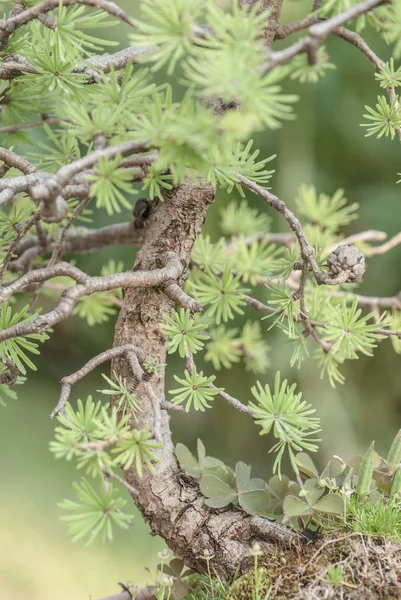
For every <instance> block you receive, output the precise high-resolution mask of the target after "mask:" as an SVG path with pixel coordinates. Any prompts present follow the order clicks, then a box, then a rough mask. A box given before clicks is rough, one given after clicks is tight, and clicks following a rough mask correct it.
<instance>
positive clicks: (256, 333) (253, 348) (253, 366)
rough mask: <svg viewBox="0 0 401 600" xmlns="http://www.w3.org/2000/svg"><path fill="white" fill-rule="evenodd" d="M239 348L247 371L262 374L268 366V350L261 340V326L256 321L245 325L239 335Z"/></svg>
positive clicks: (265, 343)
mask: <svg viewBox="0 0 401 600" xmlns="http://www.w3.org/2000/svg"><path fill="white" fill-rule="evenodd" d="M241 348H242V351H243V353H244V361H245V369H246V370H247V371H252V372H253V373H263V372H264V371H265V370H266V368H267V367H269V366H270V360H269V351H270V348H269V345H268V344H267V342H266V341H265V340H264V339H263V335H262V330H261V325H260V323H259V322H258V321H247V322H246V323H245V325H244V327H243V329H242V335H241Z"/></svg>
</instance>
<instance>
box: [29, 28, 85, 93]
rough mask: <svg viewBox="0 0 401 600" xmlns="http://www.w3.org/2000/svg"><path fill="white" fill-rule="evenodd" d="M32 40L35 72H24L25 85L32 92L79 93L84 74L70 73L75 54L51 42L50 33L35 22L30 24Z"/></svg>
mask: <svg viewBox="0 0 401 600" xmlns="http://www.w3.org/2000/svg"><path fill="white" fill-rule="evenodd" d="M31 33H32V38H33V39H32V42H33V44H34V45H35V47H36V52H35V56H34V57H33V58H32V65H33V66H34V68H35V69H36V71H37V73H35V74H34V73H26V74H24V75H23V77H24V79H27V80H28V81H27V85H28V86H29V87H31V89H32V91H33V92H38V93H40V94H44V93H46V92H54V91H56V90H57V91H58V90H60V91H62V92H64V93H66V94H72V93H73V92H74V93H75V94H77V95H79V93H80V89H81V86H82V84H83V82H84V76H83V75H81V74H79V73H72V71H73V69H74V66H75V62H76V60H77V55H76V54H73V55H71V54H69V55H67V54H66V52H65V51H64V49H62V48H60V45H59V44H57V43H55V44H53V43H52V39H53V38H52V33H51V32H50V31H49V30H48V29H45V28H41V27H40V26H39V25H38V24H37V23H36V22H33V23H32V24H31Z"/></svg>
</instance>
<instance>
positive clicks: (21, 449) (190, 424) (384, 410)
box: [0, 0, 401, 600]
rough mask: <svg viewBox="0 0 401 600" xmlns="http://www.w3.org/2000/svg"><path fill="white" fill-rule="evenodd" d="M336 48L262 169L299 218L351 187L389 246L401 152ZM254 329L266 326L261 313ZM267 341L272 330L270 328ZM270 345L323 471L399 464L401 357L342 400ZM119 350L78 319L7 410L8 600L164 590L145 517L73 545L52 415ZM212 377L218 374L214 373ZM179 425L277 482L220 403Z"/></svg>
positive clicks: (101, 330) (1, 517) (391, 280)
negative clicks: (95, 364) (311, 196)
mask: <svg viewBox="0 0 401 600" xmlns="http://www.w3.org/2000/svg"><path fill="white" fill-rule="evenodd" d="M119 4H120V5H121V6H122V7H123V8H124V9H126V10H127V11H129V12H130V13H131V14H133V13H136V12H137V9H138V6H137V5H138V2H133V1H132V0H125V1H124V0H120V2H119ZM225 4H227V2H226V3H225ZM308 9H309V4H307V3H305V2H298V1H291V0H284V9H283V14H282V17H281V23H283V24H284V23H286V22H289V21H292V20H295V19H297V18H300V17H302V16H304V15H305V14H306V13H307V11H308ZM126 34H127V28H126V27H125V26H121V27H117V28H114V29H110V31H107V35H109V36H110V37H114V38H115V39H118V40H119V41H120V43H121V47H123V46H124V45H125V44H126ZM368 41H369V42H370V43H371V45H372V47H373V48H374V49H375V50H376V51H377V52H378V54H379V55H380V56H381V57H382V58H383V59H387V58H388V57H389V55H390V53H389V49H388V48H387V47H386V46H385V45H384V44H383V42H381V41H380V40H378V38H377V37H376V35H375V34H369V35H368ZM281 45H283V44H281ZM327 48H328V50H329V53H330V55H331V60H332V62H334V63H335V64H336V67H337V68H336V70H333V71H329V72H328V74H327V76H326V77H324V78H323V79H322V80H321V81H320V82H319V83H318V84H317V85H300V84H298V83H294V82H290V83H288V84H286V88H287V89H288V90H291V92H295V93H298V94H299V96H300V100H299V102H298V104H297V105H296V113H297V115H298V117H297V120H295V121H290V122H288V123H285V124H284V126H283V127H282V128H281V129H280V130H279V131H277V132H273V133H272V132H270V131H267V132H265V133H263V134H260V135H258V136H257V137H256V139H255V142H256V144H257V145H258V146H259V147H260V148H261V154H262V155H263V156H269V155H271V154H273V153H277V155H278V158H277V159H276V160H275V168H276V174H275V176H274V179H273V181H272V186H273V191H274V192H275V193H276V194H277V195H279V196H280V197H282V198H283V199H285V200H286V201H288V203H289V204H290V205H291V202H292V199H293V198H294V196H295V192H296V189H297V187H298V186H299V184H300V183H302V182H308V183H314V184H315V185H316V186H317V188H318V189H319V190H320V191H324V192H326V193H329V194H331V193H333V192H334V191H335V190H336V189H337V188H339V187H341V188H344V189H345V192H346V196H347V197H348V199H349V201H351V202H358V203H359V204H360V218H359V220H358V221H357V222H356V223H354V224H353V227H352V232H355V231H363V230H365V229H372V228H373V229H379V230H383V231H386V232H387V233H388V236H389V237H390V236H392V235H393V234H395V233H397V232H398V231H399V230H400V225H401V201H400V200H401V199H400V195H401V186H397V185H396V181H397V179H399V177H397V172H399V171H401V153H400V145H399V143H397V141H393V142H391V141H389V140H386V139H383V140H375V139H374V138H365V137H364V129H363V128H361V127H360V125H359V124H360V123H361V122H362V121H363V118H362V115H363V113H364V112H365V111H364V105H365V104H369V105H371V106H373V105H374V104H375V101H376V95H377V93H378V87H377V85H376V83H375V80H374V74H373V70H372V66H371V64H370V63H369V62H368V61H367V59H366V58H365V57H364V56H362V54H360V53H359V52H358V50H357V49H356V48H354V47H352V46H350V45H348V44H347V43H346V42H344V41H342V40H339V39H330V40H329V41H328V44H327ZM33 135H37V134H36V133H33ZM249 200H250V202H251V203H252V205H253V206H256V207H258V208H259V209H260V210H261V211H263V210H266V207H265V205H264V203H263V202H262V201H261V200H258V199H257V198H255V197H251V196H250V197H249ZM226 202H227V196H226V195H225V194H224V193H220V194H218V197H217V201H216V203H215V204H214V206H212V208H211V210H210V213H209V216H208V219H207V222H206V224H205V232H207V233H210V235H211V236H212V238H213V239H217V238H218V236H219V235H220V230H219V211H220V209H221V207H222V206H224V204H225V203H226ZM127 215H128V213H127ZM125 216H126V215H124V214H123V215H120V216H119V218H118V219H114V220H115V221H117V220H122V219H124V217H125ZM272 216H273V218H274V230H276V231H286V226H285V223H283V222H282V221H280V219H278V218H277V217H276V215H272ZM127 218H128V217H127ZM110 222H111V219H109V218H107V216H106V215H99V216H98V217H97V218H96V226H101V225H104V224H106V223H110ZM350 232H351V231H345V233H350ZM134 257H135V250H134V249H132V248H112V249H108V250H106V251H101V252H99V253H97V254H95V255H88V256H83V257H78V260H77V264H78V266H79V267H80V268H82V269H84V270H86V271H88V272H89V273H91V274H96V273H98V272H99V270H100V267H101V265H102V264H103V263H104V262H105V261H106V260H107V259H109V258H114V259H116V260H124V263H125V267H126V268H129V267H130V266H131V265H132V263H133V261H134ZM400 265H401V247H398V248H395V249H393V250H392V251H391V252H390V253H388V254H386V255H384V256H382V257H380V256H378V257H374V258H371V259H370V260H369V265H368V271H367V274H366V276H365V278H364V282H363V284H362V286H361V288H360V292H361V293H364V294H372V295H382V296H385V295H393V294H394V293H396V292H397V291H399V290H400V289H401V268H400ZM263 294H264V292H263V291H262V292H261V298H262V299H263ZM247 316H248V317H254V318H257V315H255V314H251V313H248V314H247ZM240 323H241V320H238V324H240ZM263 329H264V330H266V329H267V327H265V325H263ZM266 336H268V339H269V343H270V345H271V348H272V351H271V366H270V367H269V368H268V369H267V370H266V373H265V374H264V375H263V376H261V377H259V379H260V381H261V382H262V383H271V382H272V381H273V378H274V373H275V372H276V370H278V369H279V370H281V372H282V373H283V374H284V375H285V376H286V377H288V378H289V379H290V381H295V382H297V383H298V386H299V389H300V390H302V392H303V394H304V398H305V399H306V400H308V401H309V402H311V403H312V404H313V405H314V406H315V407H316V408H317V409H318V413H319V415H320V416H321V419H322V426H323V437H324V444H323V445H322V448H321V453H320V455H319V461H320V464H321V465H322V464H323V463H324V462H325V461H327V460H328V459H329V458H330V456H331V455H332V454H333V453H335V454H340V455H342V456H344V457H347V456H349V455H350V454H351V453H352V454H354V453H358V452H360V451H363V450H364V449H365V448H366V447H367V445H368V443H369V442H370V441H371V440H372V439H375V440H376V448H377V450H378V451H379V452H382V453H385V452H386V451H387V449H388V447H389V444H390V442H391V440H392V438H393V436H394V435H395V434H396V432H397V431H398V429H399V428H400V426H401V375H400V369H401V357H400V356H397V355H396V354H395V353H394V352H393V349H392V347H391V344H390V342H388V341H385V342H383V343H381V344H380V346H379V347H378V349H377V351H376V352H375V356H374V358H361V359H360V360H358V361H352V362H350V363H349V364H348V365H345V368H344V369H343V372H344V374H345V375H346V383H345V385H344V386H339V387H337V389H335V390H333V389H332V388H331V387H330V385H329V383H328V381H327V380H326V379H324V380H321V379H320V377H319V374H318V371H317V369H316V365H315V363H314V362H312V361H310V362H307V363H306V364H305V366H304V367H303V368H302V370H300V371H298V370H296V369H291V368H290V366H289V357H290V353H291V349H290V348H289V347H288V346H286V345H285V343H284V342H285V338H284V337H283V335H282V334H281V333H280V332H275V331H274V330H273V331H271V332H267V331H266ZM112 339H113V320H112V321H111V322H110V323H109V324H107V325H105V326H98V327H93V328H90V327H88V326H86V325H85V324H84V323H83V321H81V320H78V319H70V320H69V321H68V322H66V323H63V324H61V325H59V326H58V327H57V328H56V330H55V333H54V334H53V335H52V337H51V338H50V340H49V341H48V342H47V343H46V344H45V345H44V346H43V350H42V354H41V357H40V360H39V361H38V371H37V372H36V373H30V374H29V379H28V382H27V384H26V385H25V386H24V387H23V388H22V389H20V390H19V399H18V401H15V402H9V403H8V407H7V408H5V409H4V408H0V410H1V412H0V448H1V451H0V456H1V461H0V488H1V492H0V498H1V500H0V503H1V504H0V506H1V509H0V598H1V600H3V599H4V600H22V599H26V598H29V600H54V598H57V600H67V599H68V600H72V599H73V600H78V599H85V600H87V599H88V598H92V599H93V600H95V599H96V598H99V597H101V596H104V595H107V594H111V593H113V592H115V591H116V590H117V582H118V581H125V582H127V581H134V582H136V583H138V584H143V583H145V582H148V581H151V580H152V576H153V573H154V569H155V566H156V564H157V560H158V559H157V552H158V551H159V550H160V549H161V548H162V547H163V542H162V541H161V540H159V539H157V538H152V537H151V536H150V535H149V530H148V528H147V526H146V525H145V524H144V523H143V522H142V520H141V518H140V516H139V515H136V519H135V523H134V526H133V528H132V529H130V530H129V531H126V532H123V533H119V532H117V534H116V538H115V541H114V542H113V543H112V544H108V545H101V544H98V543H96V542H95V543H93V544H92V545H91V546H89V547H86V548H85V547H84V546H83V545H82V544H80V543H78V544H75V545H73V544H71V543H70V540H69V537H68V534H67V530H66V527H65V525H64V524H63V523H62V522H60V521H59V516H60V511H59V509H58V508H57V505H56V504H57V502H58V501H60V500H62V499H64V498H65V497H73V491H72V489H71V482H72V481H74V480H76V479H77V473H76V471H75V469H74V468H73V466H72V465H69V464H66V463H65V462H61V461H56V460H55V459H54V458H53V456H52V455H50V453H49V452H48V445H49V441H50V440H51V439H52V435H53V429H54V423H52V422H49V420H48V418H47V416H48V414H49V412H50V410H51V409H52V408H53V406H54V404H55V402H56V401H57V398H58V393H59V385H58V381H59V380H60V379H61V377H63V376H64V375H66V374H69V373H71V372H73V371H75V370H76V369H78V368H79V367H80V366H82V365H83V364H84V363H85V362H86V361H87V360H88V359H89V358H91V357H92V356H94V355H96V354H98V353H99V352H102V351H103V350H105V349H106V348H108V347H110V345H111V344H112ZM175 368H176V369H178V370H179V371H180V372H181V371H182V369H183V365H182V364H181V363H179V361H178V360H177V361H174V360H170V361H169V373H170V378H171V377H172V376H171V373H172V372H174V369H175ZM206 369H207V371H208V372H211V366H210V365H208V366H207V367H206ZM101 381H102V380H101V377H100V373H98V372H97V373H95V374H93V376H91V377H89V378H87V379H86V380H85V381H84V382H82V384H81V385H79V386H77V387H76V388H75V389H74V392H73V396H72V400H73V401H74V400H76V398H78V397H81V398H85V397H86V395H87V394H88V393H91V392H92V393H93V392H95V390H96V389H98V388H99V387H101V385H100V384H101ZM218 382H219V385H220V384H221V385H223V386H225V387H226V389H227V390H228V391H232V392H233V393H234V394H235V395H236V396H238V397H239V398H241V399H242V400H243V401H248V400H249V397H250V392H249V389H250V387H251V385H252V384H253V383H254V377H253V376H252V375H250V374H249V373H246V372H245V371H244V370H243V369H242V367H241V366H240V365H239V366H235V367H234V368H233V369H232V370H231V371H226V372H224V371H223V372H221V373H220V375H219V379H218ZM95 393H96V392H95ZM172 425H173V430H174V438H175V441H176V442H177V441H181V442H183V443H185V444H187V445H188V446H190V447H192V448H194V446H195V442H196V439H197V437H201V438H202V439H203V441H204V443H205V444H206V448H207V450H208V453H210V454H212V455H214V456H219V457H220V458H221V459H222V460H224V461H226V462H227V463H228V464H235V462H236V461H237V460H244V461H246V462H249V463H250V464H252V466H253V473H254V474H255V475H258V476H261V477H264V478H268V477H269V474H270V470H271V457H270V456H269V455H268V454H267V450H268V448H269V443H270V440H268V439H266V438H265V437H260V436H259V435H258V433H259V431H258V429H257V428H255V426H254V425H253V423H252V422H251V420H250V419H247V417H246V416H244V415H240V414H236V413H235V412H234V411H233V410H231V409H229V407H227V406H225V405H224V404H223V403H222V402H220V401H219V400H216V401H215V402H214V406H213V408H212V409H211V410H209V411H207V412H206V413H205V414H201V415H199V414H198V413H191V414H189V415H187V416H185V417H181V416H177V415H174V416H173V419H172ZM132 512H133V513H135V510H134V507H133V506H132ZM147 568H148V569H149V570H150V571H147V570H146V569H147Z"/></svg>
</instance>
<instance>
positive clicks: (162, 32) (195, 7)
mask: <svg viewBox="0 0 401 600" xmlns="http://www.w3.org/2000/svg"><path fill="white" fill-rule="evenodd" d="M203 9H204V6H203V3H201V2H197V0H177V1H176V2H164V1H163V0H156V2H152V1H151V0H144V1H143V2H141V10H142V17H143V18H142V20H133V23H134V24H135V25H136V27H137V29H138V31H137V33H135V34H133V35H131V36H130V37H131V41H132V43H133V44H135V45H137V46H145V47H146V46H149V45H153V44H154V45H155V46H156V45H157V46H160V47H159V48H157V49H156V48H155V51H154V52H153V53H152V56H151V60H152V61H153V62H155V65H154V67H153V68H154V69H155V70H156V69H160V68H161V67H163V66H164V65H165V64H166V63H168V73H169V74H171V73H172V72H173V71H174V68H175V66H176V64H177V62H178V61H179V60H181V59H182V58H184V57H185V56H186V54H188V53H190V52H192V51H193V40H194V32H193V26H194V25H195V23H196V21H197V19H198V18H199V17H200V15H201V14H202V12H203Z"/></svg>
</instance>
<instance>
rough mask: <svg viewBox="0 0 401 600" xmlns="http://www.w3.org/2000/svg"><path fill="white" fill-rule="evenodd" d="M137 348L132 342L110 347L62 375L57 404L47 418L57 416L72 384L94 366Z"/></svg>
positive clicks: (62, 407)
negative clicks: (64, 375)
mask: <svg viewBox="0 0 401 600" xmlns="http://www.w3.org/2000/svg"><path fill="white" fill-rule="evenodd" d="M137 351H138V350H137V348H136V347H135V346H134V345H133V344H126V345H125V346H118V347H117V348H110V349H109V350H105V352H102V353H101V354H98V355H97V356H95V357H94V358H91V359H90V360H89V361H88V362H87V363H86V364H85V365H84V366H83V367H81V368H80V369H79V370H78V371H76V372H75V373H72V374H71V375H68V376H67V377H63V379H62V380H61V382H60V383H61V394H60V398H59V401H58V403H57V406H56V407H55V408H54V410H53V411H52V412H51V414H50V416H49V419H53V418H54V417H55V416H57V415H58V414H59V413H60V412H61V411H63V410H64V408H65V405H66V404H67V402H68V399H69V397H70V393H71V388H72V386H73V385H74V384H75V383H77V382H78V381H80V380H81V379H83V378H84V377H86V376H87V375H88V374H89V373H90V372H91V371H93V370H94V369H96V367H98V366H100V365H102V364H103V363H105V362H107V361H109V360H112V359H113V358H116V357H118V356H129V355H131V354H132V353H135V354H136V353H137Z"/></svg>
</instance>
